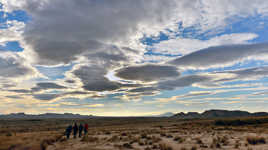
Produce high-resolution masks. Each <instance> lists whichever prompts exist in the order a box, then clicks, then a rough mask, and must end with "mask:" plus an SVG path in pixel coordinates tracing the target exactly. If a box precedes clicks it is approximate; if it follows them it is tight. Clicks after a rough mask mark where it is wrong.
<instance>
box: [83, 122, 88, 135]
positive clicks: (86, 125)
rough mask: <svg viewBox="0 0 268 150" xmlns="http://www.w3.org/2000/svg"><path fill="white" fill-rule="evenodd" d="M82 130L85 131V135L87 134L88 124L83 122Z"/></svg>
mask: <svg viewBox="0 0 268 150" xmlns="http://www.w3.org/2000/svg"><path fill="white" fill-rule="evenodd" d="M84 132H85V135H87V132H88V124H87V123H85V126H84Z"/></svg>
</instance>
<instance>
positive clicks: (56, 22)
mask: <svg viewBox="0 0 268 150" xmlns="http://www.w3.org/2000/svg"><path fill="white" fill-rule="evenodd" d="M267 108H268V1H267V2H266V1H264V0H235V1H234V0H191V1H189V0H180V1H178V0H165V1H164V0H146V1H145V0H79V1H66V0H19V1H18V0H0V114H8V113H18V112H25V113H28V114H40V113H79V114H87V115H89V114H92V115H98V116H143V115H157V114H161V113H165V112H174V113H176V112H192V111H196V112H203V111H205V110H209V109H226V110H246V111H249V112H259V111H267Z"/></svg>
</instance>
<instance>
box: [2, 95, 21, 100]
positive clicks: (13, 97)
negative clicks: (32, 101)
mask: <svg viewBox="0 0 268 150" xmlns="http://www.w3.org/2000/svg"><path fill="white" fill-rule="evenodd" d="M6 97H7V98H11V99H21V98H22V97H20V96H17V95H10V96H6Z"/></svg>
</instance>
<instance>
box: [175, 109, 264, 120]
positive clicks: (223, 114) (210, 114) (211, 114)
mask: <svg viewBox="0 0 268 150" xmlns="http://www.w3.org/2000/svg"><path fill="white" fill-rule="evenodd" d="M263 116H268V113H267V112H256V113H250V112H247V111H240V110H234V111H229V110H207V111H205V112H203V113H197V112H188V113H183V112H181V113H177V114H175V115H173V117H176V118H181V119H194V118H200V119H201V118H204V119H205V118H230V117H263Z"/></svg>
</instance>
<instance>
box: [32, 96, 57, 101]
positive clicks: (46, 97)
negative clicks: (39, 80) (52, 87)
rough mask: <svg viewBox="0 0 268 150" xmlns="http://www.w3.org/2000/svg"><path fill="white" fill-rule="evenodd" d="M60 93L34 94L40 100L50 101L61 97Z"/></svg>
mask: <svg viewBox="0 0 268 150" xmlns="http://www.w3.org/2000/svg"><path fill="white" fill-rule="evenodd" d="M59 96H60V95H59V94H33V97H34V98H36V99H38V100H44V101H50V100H53V99H55V98H57V97H59Z"/></svg>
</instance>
